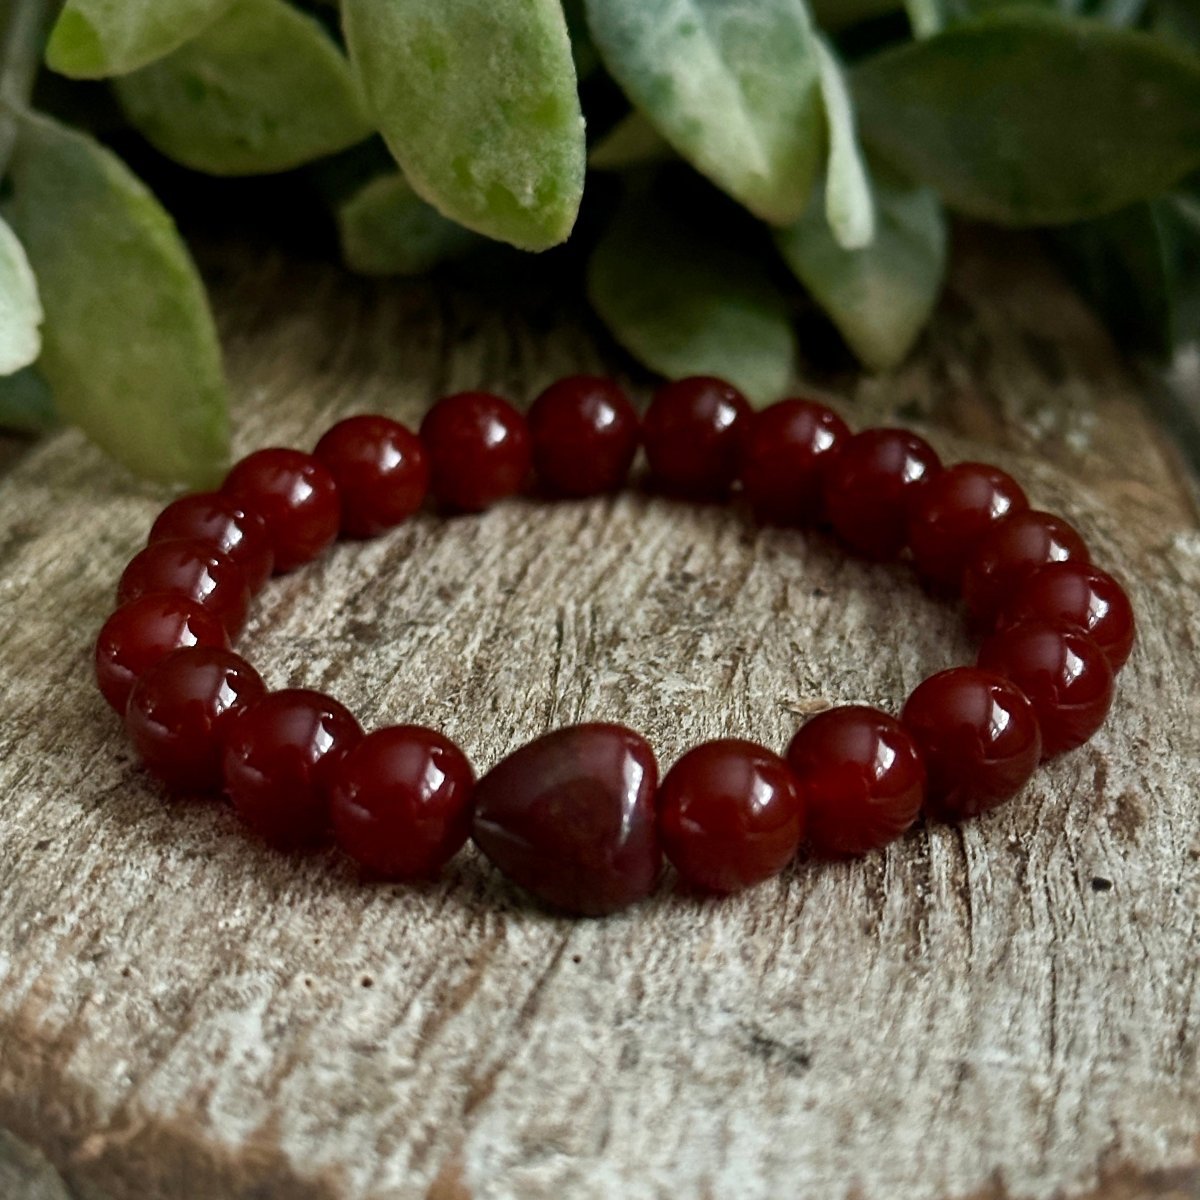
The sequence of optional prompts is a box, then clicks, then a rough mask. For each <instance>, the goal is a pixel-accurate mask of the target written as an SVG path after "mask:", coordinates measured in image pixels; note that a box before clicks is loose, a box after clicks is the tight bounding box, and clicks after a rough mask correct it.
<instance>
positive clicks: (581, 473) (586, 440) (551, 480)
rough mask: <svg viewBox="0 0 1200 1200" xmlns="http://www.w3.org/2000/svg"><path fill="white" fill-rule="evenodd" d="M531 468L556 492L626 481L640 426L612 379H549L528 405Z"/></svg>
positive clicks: (588, 491)
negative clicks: (531, 446)
mask: <svg viewBox="0 0 1200 1200" xmlns="http://www.w3.org/2000/svg"><path fill="white" fill-rule="evenodd" d="M529 433H530V437H531V439H532V442H533V466H534V470H535V471H536V472H537V474H538V478H539V479H540V480H541V481H542V484H543V485H544V486H545V487H546V488H547V489H548V490H549V491H551V492H553V493H555V494H557V495H560V496H594V495H598V494H600V493H602V492H611V491H613V490H614V489H615V488H619V487H620V486H621V484H622V483H624V482H625V476H626V475H628V474H629V468H630V466H631V465H632V463H633V458H634V455H635V454H637V448H638V442H639V440H640V438H641V429H640V426H639V422H638V416H637V413H636V412H635V411H634V408H633V405H632V404H630V403H629V400H628V398H627V397H626V395H625V393H624V392H623V391H622V390H621V389H620V388H619V387H618V386H617V385H616V383H614V382H613V381H612V380H611V379H605V378H602V377H600V376H596V375H572V376H569V377H568V378H566V379H560V380H559V381H558V382H557V383H552V384H551V385H550V386H549V387H548V388H547V389H546V390H545V391H544V392H543V393H542V394H541V395H540V396H539V397H538V398H537V399H536V400H535V401H534V402H533V405H532V407H531V408H530V409H529Z"/></svg>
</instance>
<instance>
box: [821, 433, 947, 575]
mask: <svg viewBox="0 0 1200 1200" xmlns="http://www.w3.org/2000/svg"><path fill="white" fill-rule="evenodd" d="M939 470H941V462H940V460H939V459H938V456H937V454H936V452H935V451H934V449H933V447H932V446H930V445H929V443H928V442H926V441H925V440H924V438H919V437H917V435H916V434H915V433H909V432H908V431H907V430H905V429H867V430H864V431H863V432H862V433H858V434H855V435H854V437H852V438H850V439H849V440H848V441H846V442H845V443H844V445H843V446H842V448H841V450H840V451H839V452H838V454H837V455H836V456H835V457H834V461H833V462H832V463H830V466H829V470H828V472H827V473H826V475H825V511H826V513H827V514H828V515H829V522H830V524H831V525H832V526H833V529H834V532H835V533H836V534H837V535H838V537H839V538H841V540H842V541H843V542H844V543H845V544H846V545H847V546H848V547H849V548H850V549H851V550H853V551H854V552H855V553H856V554H860V555H862V556H863V557H864V558H871V559H877V560H881V561H882V560H884V559H889V558H896V557H898V556H899V554H900V552H901V551H902V550H903V549H904V547H905V544H906V543H907V541H908V513H909V509H910V508H911V506H912V505H913V503H914V501H915V499H916V497H917V496H918V495H919V494H920V491H921V489H922V487H923V485H924V484H925V483H926V482H927V481H928V480H929V479H931V478H932V477H933V476H934V475H936V474H937V473H938V471H939Z"/></svg>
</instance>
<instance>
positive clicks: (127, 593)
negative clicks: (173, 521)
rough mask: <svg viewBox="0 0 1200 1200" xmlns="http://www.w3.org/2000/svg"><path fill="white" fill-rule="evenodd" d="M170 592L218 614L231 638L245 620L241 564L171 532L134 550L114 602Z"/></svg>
mask: <svg viewBox="0 0 1200 1200" xmlns="http://www.w3.org/2000/svg"><path fill="white" fill-rule="evenodd" d="M155 592H170V593H171V594H173V595H176V596H186V597H188V599H189V600H195V601H196V603H197V604H202V605H204V607H205V608H206V609H208V611H209V612H211V613H212V614H213V615H214V616H216V617H219V618H220V621H221V624H222V625H224V626H225V632H226V633H228V634H229V636H230V638H235V637H237V635H238V634H239V633H240V632H241V630H242V626H243V625H245V623H246V614H247V612H248V611H249V609H250V588H249V585H248V584H247V583H246V576H245V575H244V574H243V573H242V569H241V567H239V566H238V565H237V563H235V562H234V561H233V559H232V558H230V557H229V555H228V554H224V553H222V551H220V550H218V549H217V548H216V547H215V546H213V545H212V544H211V543H210V542H205V541H201V540H200V539H199V538H173V539H171V540H167V541H161V542H151V543H150V545H148V546H147V547H146V548H145V549H144V550H142V551H141V552H140V553H138V554H136V555H134V557H133V559H132V560H131V561H130V563H129V565H128V566H127V567H126V568H125V573H124V574H123V575H122V576H121V582H120V583H119V584H118V585H117V603H118V604H128V603H129V601H130V600H136V599H137V598H138V597H139V596H149V595H153V594H154V593H155Z"/></svg>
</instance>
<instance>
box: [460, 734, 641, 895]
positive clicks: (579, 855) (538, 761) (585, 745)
mask: <svg viewBox="0 0 1200 1200" xmlns="http://www.w3.org/2000/svg"><path fill="white" fill-rule="evenodd" d="M657 785H658V767H657V764H656V763H655V760H654V752H653V751H652V750H651V749H650V746H649V745H648V744H647V742H646V741H645V739H643V738H641V737H639V736H638V735H637V734H636V733H634V732H633V731H632V730H630V729H625V728H623V727H622V726H620V725H601V724H590V725H574V726H571V727H568V728H566V729H557V730H555V731H554V732H553V733H548V734H546V735H545V736H544V737H540V738H538V739H537V740H536V741H533V742H530V743H529V744H528V745H526V746H522V747H521V749H519V750H517V751H516V752H515V753H513V754H510V755H509V756H508V758H506V759H504V760H503V761H502V762H500V763H499V764H498V765H497V766H495V767H493V768H492V770H491V771H489V772H488V773H487V774H486V775H485V776H484V777H483V778H482V779H481V780H480V781H479V782H478V784H476V785H475V818H474V823H473V826H472V836H473V837H474V839H475V843H476V845H477V846H478V847H479V848H480V850H482V851H483V853H484V854H486V855H487V857H488V858H489V859H491V861H492V863H493V864H494V865H495V866H496V867H498V868H499V869H500V870H501V871H503V872H504V874H505V875H507V876H508V877H509V878H510V879H511V880H513V881H514V882H515V883H518V884H520V886H521V887H523V888H525V889H526V890H528V891H530V892H532V893H533V894H534V895H535V896H537V897H538V898H539V899H540V900H543V901H545V903H547V904H549V905H552V906H553V907H555V908H560V909H563V910H565V911H567V912H571V913H579V914H581V915H584V916H601V915H603V914H604V913H610V912H616V911H617V909H620V908H625V907H626V906H627V905H630V904H633V903H635V902H637V901H638V900H641V899H643V898H644V897H646V896H648V895H649V894H650V892H651V891H652V890H653V888H654V884H655V882H656V881H657V879H658V874H659V868H660V865H661V852H660V850H659V845H658V836H657V832H656V830H655V819H654V818H655V814H654V792H655V788H656V787H657Z"/></svg>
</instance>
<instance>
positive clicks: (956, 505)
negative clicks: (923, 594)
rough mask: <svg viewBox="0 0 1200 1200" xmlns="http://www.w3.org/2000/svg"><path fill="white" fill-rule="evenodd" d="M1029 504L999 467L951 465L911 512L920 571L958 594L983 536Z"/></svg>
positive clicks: (910, 524) (932, 582) (929, 580)
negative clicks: (965, 571)
mask: <svg viewBox="0 0 1200 1200" xmlns="http://www.w3.org/2000/svg"><path fill="white" fill-rule="evenodd" d="M1028 507H1029V501H1028V500H1027V499H1026V498H1025V493H1024V492H1023V491H1022V490H1021V487H1020V485H1019V484H1018V483H1017V481H1016V480H1015V479H1013V477H1012V476H1011V475H1009V474H1007V473H1006V472H1004V471H1002V470H1000V468H999V467H992V466H988V465H987V464H986V463H975V462H965V463H957V464H956V465H955V466H953V467H947V468H946V469H945V470H944V471H942V472H940V473H939V474H937V475H935V476H934V477H933V478H932V479H930V480H929V482H928V483H927V484H926V485H925V486H924V487H923V488H921V490H920V493H919V494H918V495H917V496H916V498H915V500H914V501H913V505H912V508H911V509H910V510H909V514H908V544H909V547H910V548H911V550H912V555H913V561H914V563H915V564H916V568H917V573H918V574H919V575H920V576H921V578H922V579H923V580H924V581H925V582H926V583H927V584H928V585H929V586H930V587H933V588H936V589H938V590H941V591H945V592H948V593H954V594H957V593H958V591H959V589H960V588H961V587H962V576H963V571H964V570H965V568H966V565H967V559H968V558H969V557H970V556H971V553H972V552H973V551H974V549H975V547H976V545H977V544H978V543H979V539H980V538H981V537H982V536H983V534H985V533H986V532H987V531H988V530H989V529H990V528H991V527H992V526H993V525H994V524H995V523H996V522H997V521H999V520H1002V519H1003V518H1004V517H1006V516H1008V515H1009V514H1010V513H1015V512H1022V511H1024V510H1025V509H1027V508H1028Z"/></svg>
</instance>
